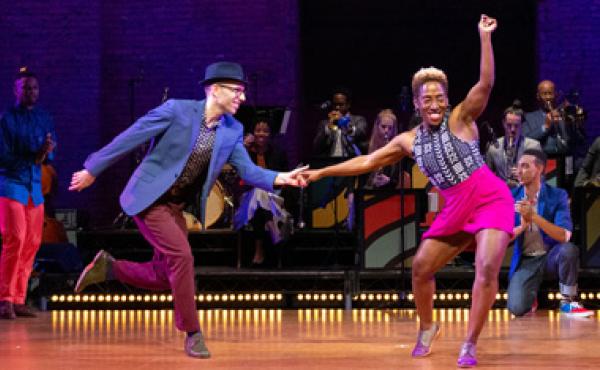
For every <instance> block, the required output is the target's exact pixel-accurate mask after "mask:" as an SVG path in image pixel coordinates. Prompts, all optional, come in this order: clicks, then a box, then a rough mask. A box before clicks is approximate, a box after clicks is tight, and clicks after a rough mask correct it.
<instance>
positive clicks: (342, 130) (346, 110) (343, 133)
mask: <svg viewBox="0 0 600 370" xmlns="http://www.w3.org/2000/svg"><path fill="white" fill-rule="evenodd" d="M351 95H352V94H351V93H350V91H349V90H347V89H345V88H338V89H336V90H334V92H333V96H332V98H331V101H327V102H325V103H323V105H324V108H330V109H331V110H330V111H329V113H328V114H327V119H325V120H323V121H321V122H320V123H319V127H318V129H317V135H316V136H315V139H314V141H313V150H314V154H315V155H316V156H320V157H337V158H351V157H354V156H356V155H360V154H363V153H364V152H365V149H366V139H367V121H366V120H365V118H364V117H362V116H359V115H355V114H351V113H350V106H351V103H352V102H351V100H352V97H351Z"/></svg>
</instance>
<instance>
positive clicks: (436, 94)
mask: <svg viewBox="0 0 600 370" xmlns="http://www.w3.org/2000/svg"><path fill="white" fill-rule="evenodd" d="M496 26H497V22H496V20H495V19H493V18H490V17H488V16H486V15H482V16H481V19H480V21H479V25H478V28H479V36H480V43H481V61H480V72H479V81H478V82H477V83H476V84H475V86H473V87H472V88H471V90H470V91H469V93H468V94H467V97H466V98H465V99H464V100H463V101H462V102H461V103H460V104H459V105H457V106H456V108H454V109H453V110H452V111H451V112H447V110H448V81H447V78H446V75H445V74H444V72H442V71H441V70H439V69H436V68H433V67H431V68H424V69H421V70H420V71H418V72H417V73H416V74H415V75H414V76H413V80H412V89H413V96H414V100H413V103H414V105H415V108H416V110H417V111H418V113H419V114H420V117H421V120H422V122H421V124H420V125H418V126H417V127H415V128H414V129H412V130H411V131H407V132H405V133H402V134H400V135H398V136H396V137H395V138H394V139H393V140H392V141H390V143H389V144H387V145H386V146H384V147H383V148H381V149H379V150H377V151H375V152H373V153H370V154H368V155H364V156H359V157H356V158H354V159H351V160H348V161H346V162H344V163H340V164H338V165H335V166H330V167H326V168H323V169H319V170H311V171H306V172H305V173H304V174H303V179H304V180H303V182H305V183H308V182H312V181H316V180H318V179H320V178H322V177H325V176H355V175H359V174H362V173H367V172H372V171H375V170H376V169H378V168H380V167H383V166H387V165H390V164H392V163H394V162H397V161H399V160H400V159H401V158H402V157H404V156H408V155H412V156H413V157H414V158H415V160H416V162H417V164H418V165H419V167H420V168H421V170H422V171H423V172H424V173H425V174H426V175H427V176H428V177H429V180H430V181H431V182H432V184H434V185H435V186H437V187H438V188H440V190H441V193H442V196H443V197H444V198H445V200H446V206H445V207H444V209H443V210H442V211H441V213H440V214H438V216H437V217H436V219H435V221H434V223H433V225H432V226H431V228H430V229H429V230H428V231H427V232H426V233H425V234H424V235H423V240H422V241H421V245H420V246H419V250H418V251H417V254H416V256H415V257H414V260H413V264H412V284H413V292H414V295H415V304H416V307H417V313H418V315H419V319H420V330H419V333H418V337H417V343H416V345H415V347H414V349H413V351H412V356H413V357H415V358H418V357H423V356H426V355H428V354H429V353H430V351H431V344H432V342H433V340H434V338H435V337H436V336H437V334H438V333H439V331H440V328H439V325H438V324H436V323H434V322H433V317H432V316H433V315H432V313H433V294H434V292H435V280H434V274H435V273H436V271H438V270H439V269H441V268H442V267H443V266H445V265H446V263H447V262H448V261H450V260H451V259H452V258H454V257H455V256H456V255H458V254H459V253H461V252H462V251H464V250H465V249H466V248H467V247H469V246H470V245H471V244H476V246H477V249H476V259H475V271H476V274H475V282H474V284H473V294H472V305H471V311H470V315H469V326H468V333H467V338H466V339H465V341H464V343H463V345H462V347H461V350H460V354H459V357H458V366H460V367H472V366H475V365H476V364H477V359H476V353H475V348H476V347H475V346H476V344H477V339H478V337H479V334H480V333H481V330H482V329H483V325H484V323H485V321H486V318H487V315H488V311H489V310H490V308H491V307H492V304H493V303H494V300H495V297H496V292H497V290H498V273H499V270H500V265H501V263H502V259H503V257H504V253H505V251H506V246H507V244H508V242H509V240H510V238H511V235H512V231H513V226H514V208H513V200H512V196H511V193H510V191H509V189H508V187H507V186H506V184H505V183H504V182H503V181H502V180H500V179H499V178H498V177H496V176H495V175H494V174H493V173H492V172H491V171H490V170H489V169H488V168H487V166H485V164H484V160H483V158H482V156H481V153H480V151H479V140H478V138H479V134H478V130H477V126H476V123H475V119H477V117H479V115H480V114H481V113H482V112H483V110H484V109H485V107H486V105H487V102H488V99H489V96H490V93H491V91H492V86H493V84H494V55H493V50H492V42H491V34H492V32H493V31H494V30H495V29H496Z"/></svg>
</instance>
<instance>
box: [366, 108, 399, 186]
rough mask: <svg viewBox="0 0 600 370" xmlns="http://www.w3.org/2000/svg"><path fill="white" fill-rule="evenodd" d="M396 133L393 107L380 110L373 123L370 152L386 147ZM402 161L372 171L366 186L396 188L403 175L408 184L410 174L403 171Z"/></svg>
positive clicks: (396, 126)
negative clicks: (401, 167)
mask: <svg viewBox="0 0 600 370" xmlns="http://www.w3.org/2000/svg"><path fill="white" fill-rule="evenodd" d="M396 135H398V120H397V119H396V115H395V114H394V112H393V111H392V110H391V109H384V110H382V111H380V112H379V113H378V114H377V118H376V119H375V124H374V125H373V130H372V132H371V139H370V140H369V151H368V152H369V153H373V152H374V151H376V150H377V149H379V148H382V147H384V146H385V145H386V144H387V143H389V142H390V140H392V139H393V138H394V137H396ZM400 163H401V162H399V163H395V164H393V165H390V166H386V167H383V168H380V169H379V170H377V171H375V172H372V173H370V174H369V176H368V178H367V182H366V184H365V186H366V187H367V188H368V189H395V188H397V187H399V186H400V184H401V182H402V176H403V175H404V177H405V183H406V184H408V183H409V181H410V177H409V176H408V174H403V173H402V171H401V169H400Z"/></svg>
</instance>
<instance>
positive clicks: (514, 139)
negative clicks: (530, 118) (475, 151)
mask: <svg viewBox="0 0 600 370" xmlns="http://www.w3.org/2000/svg"><path fill="white" fill-rule="evenodd" d="M523 118H524V112H523V109H521V102H520V101H518V100H515V101H514V102H513V104H512V105H511V106H510V107H508V108H506V109H505V110H504V113H503V116H502V126H503V127H504V136H502V137H500V138H498V139H497V140H496V141H494V142H493V143H492V144H491V145H490V146H489V148H488V150H487V153H486V154H485V162H486V164H487V165H488V167H489V168H490V169H491V170H492V171H493V172H494V173H495V174H496V176H498V177H500V178H501V179H502V180H504V181H505V182H506V183H507V185H508V186H509V187H511V188H513V187H516V186H518V185H519V178H518V174H517V163H518V162H519V158H521V155H523V151H525V150H527V149H537V150H542V148H541V146H540V143H539V141H537V140H535V139H532V138H528V137H525V136H524V135H523V132H522V127H523Z"/></svg>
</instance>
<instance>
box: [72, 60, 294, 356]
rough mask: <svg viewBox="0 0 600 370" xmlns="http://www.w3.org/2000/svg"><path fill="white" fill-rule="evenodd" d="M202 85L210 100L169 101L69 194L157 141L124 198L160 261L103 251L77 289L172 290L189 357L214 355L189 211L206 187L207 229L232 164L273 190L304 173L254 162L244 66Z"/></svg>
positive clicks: (79, 176) (89, 164) (213, 71)
mask: <svg viewBox="0 0 600 370" xmlns="http://www.w3.org/2000/svg"><path fill="white" fill-rule="evenodd" d="M202 85H203V86H204V92H205V93H206V100H202V101H197V100H175V99H171V100H168V101H167V102H165V103H164V104H163V105H161V106H160V107H158V108H155V109H153V110H152V111H150V112H149V113H147V114H146V115H145V116H143V117H142V118H140V119H138V120H137V121H136V122H135V123H133V125H131V126H130V127H129V128H128V129H126V130H125V131H124V132H122V133H121V134H119V135H118V136H117V137H116V138H114V139H113V141H112V142H110V143H109V144H108V145H106V146H105V147H103V148H102V149H100V150H98V151H97V152H95V153H93V154H91V155H90V156H89V157H88V158H87V160H86V161H85V163H84V169H83V170H81V171H78V172H75V173H74V174H73V177H72V180H71V185H70V187H69V190H72V191H81V190H83V189H85V188H87V187H88V186H90V185H92V183H93V182H94V181H95V179H96V177H97V176H98V175H100V173H102V172H103V171H104V170H105V169H106V168H107V167H109V166H110V165H111V164H113V163H115V162H116V161H117V160H118V159H120V158H122V157H123V156H124V155H126V154H127V153H130V152H131V151H133V150H134V149H136V148H137V147H138V146H139V145H141V144H143V143H145V142H146V141H148V140H153V144H152V146H151V149H150V150H149V153H148V154H147V155H146V157H145V158H144V159H143V160H142V162H141V163H140V164H139V166H138V167H137V168H136V170H135V171H134V173H133V175H132V176H131V178H130V180H129V182H128V184H127V186H126V187H125V190H123V193H122V194H121V197H120V203H121V207H122V208H123V210H124V211H125V213H127V214H128V215H130V216H133V219H134V221H135V222H136V224H137V226H138V228H139V230H140V232H141V233H142V235H143V236H144V238H146V240H147V241H148V242H149V243H150V244H151V245H152V247H153V248H154V257H153V259H152V261H149V262H145V263H137V262H130V261H124V260H115V259H114V258H113V257H112V256H110V255H109V254H108V253H107V252H105V251H100V252H98V254H97V255H96V257H95V258H94V260H93V261H92V263H90V264H89V265H88V266H87V267H86V268H85V270H84V271H83V272H82V274H81V276H80V277H79V280H78V281H77V285H76V286H75V292H77V293H78V292H81V291H82V290H83V289H84V288H85V287H86V286H88V285H90V284H95V283H98V282H102V281H104V280H108V279H117V280H119V281H121V282H124V283H127V284H130V285H133V286H136V287H140V288H144V289H153V290H171V291H172V293H173V304H174V310H175V324H176V326H177V328H178V329H179V330H181V331H185V332H186V333H187V336H186V338H185V342H184V349H185V352H186V353H187V354H188V355H189V356H191V357H197V358H208V357H210V352H209V351H208V348H206V345H205V344H204V337H203V336H202V332H201V331H200V323H199V320H198V313H197V311H196V301H195V292H196V288H195V285H194V256H193V255H192V251H191V247H190V244H189V241H188V230H187V227H186V222H185V218H184V216H183V208H184V207H185V205H186V204H189V203H191V202H192V201H193V199H195V198H196V194H197V193H198V191H197V190H199V189H202V190H201V209H200V219H201V221H202V224H203V225H205V223H204V219H205V217H204V215H205V214H206V212H205V209H206V201H207V198H208V194H209V192H210V189H211V188H212V186H213V185H214V183H215V181H216V179H217V176H218V175H219V173H220V171H221V168H223V165H224V164H225V163H230V164H232V165H233V166H234V167H235V168H236V169H237V171H238V173H239V175H240V177H241V178H242V179H243V180H244V181H245V182H246V183H247V184H250V185H252V186H257V187H260V188H263V189H266V190H268V191H272V190H273V186H274V185H297V180H295V177H296V174H297V171H299V170H300V169H299V170H297V171H296V172H294V171H292V172H286V173H277V172H273V171H269V170H265V169H262V168H260V167H258V166H256V165H254V163H252V161H251V160H250V158H249V157H248V153H247V152H246V148H245V147H244V144H243V141H242V135H243V131H244V130H243V126H242V124H241V123H240V122H238V121H237V120H236V119H235V118H233V116H232V115H233V114H235V112H236V111H237V110H238V108H239V106H240V104H242V103H243V102H244V101H245V100H246V79H245V76H244V72H243V70H242V67H241V66H240V65H239V64H237V63H231V62H217V63H213V64H211V65H209V66H208V67H207V68H206V73H205V78H204V80H203V81H202Z"/></svg>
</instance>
